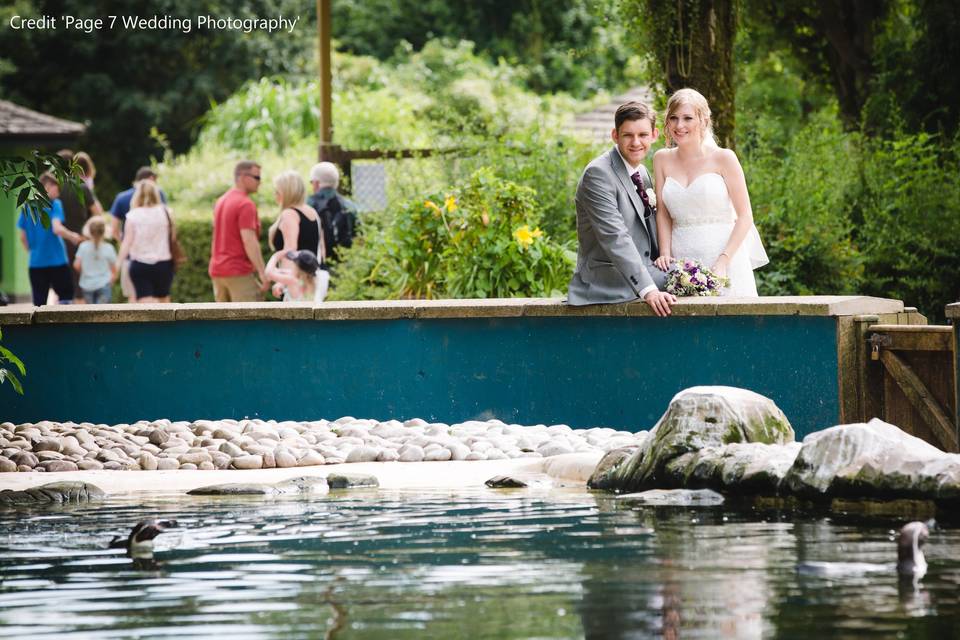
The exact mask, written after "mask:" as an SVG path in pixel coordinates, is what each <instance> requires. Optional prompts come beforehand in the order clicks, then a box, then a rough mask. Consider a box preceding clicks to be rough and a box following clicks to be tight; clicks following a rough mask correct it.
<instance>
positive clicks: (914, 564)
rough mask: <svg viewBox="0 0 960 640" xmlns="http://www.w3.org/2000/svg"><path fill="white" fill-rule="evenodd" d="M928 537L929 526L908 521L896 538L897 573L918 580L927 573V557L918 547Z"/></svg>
mask: <svg viewBox="0 0 960 640" xmlns="http://www.w3.org/2000/svg"><path fill="white" fill-rule="evenodd" d="M929 537H930V528H929V527H928V526H927V525H926V523H924V522H908V523H907V524H905V525H903V528H902V529H900V537H899V538H897V573H899V574H900V576H901V577H904V578H909V579H911V580H919V579H920V578H922V577H923V576H924V575H925V574H926V573H927V559H926V558H924V557H923V550H921V549H920V547H922V546H923V544H924V543H925V542H926V541H927V538H929Z"/></svg>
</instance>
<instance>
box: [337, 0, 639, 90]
mask: <svg viewBox="0 0 960 640" xmlns="http://www.w3.org/2000/svg"><path fill="white" fill-rule="evenodd" d="M616 3H617V0H552V1H550V2H547V1H546V0H517V1H515V2H509V3H504V2H502V1H501V0H338V1H337V2H335V3H333V7H332V8H333V24H334V36H335V37H336V38H337V39H338V41H339V43H340V47H341V49H342V50H343V51H348V52H351V53H354V54H361V55H370V56H374V57H376V58H379V59H381V60H386V59H388V58H390V57H391V56H392V55H395V54H396V52H397V51H398V50H399V52H400V54H399V55H400V56H401V57H404V58H405V57H406V56H407V54H408V53H409V52H410V51H414V50H420V49H422V48H424V47H425V45H426V44H427V43H428V41H430V40H431V39H449V40H451V41H458V40H468V41H470V42H474V43H476V46H477V50H478V51H481V52H482V53H483V55H484V57H486V58H487V59H488V60H493V61H496V60H500V59H503V60H505V61H507V62H509V63H510V64H511V65H512V66H513V67H515V68H516V70H517V72H518V74H519V77H520V79H521V80H522V82H523V83H524V84H525V85H526V86H527V87H528V88H530V89H533V90H534V91H537V92H541V93H544V92H556V91H565V92H570V93H572V94H574V95H578V96H587V95H590V94H592V93H595V92H596V91H598V90H600V89H604V88H614V87H618V86H622V85H623V83H624V80H625V77H626V75H627V74H628V73H629V72H630V71H631V64H630V57H631V53H630V48H629V46H627V42H626V34H625V33H624V32H623V29H622V28H621V25H620V22H619V20H617V19H616V11H615V6H616ZM404 43H405V44H406V46H404Z"/></svg>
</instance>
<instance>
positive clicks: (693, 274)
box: [666, 258, 730, 298]
mask: <svg viewBox="0 0 960 640" xmlns="http://www.w3.org/2000/svg"><path fill="white" fill-rule="evenodd" d="M729 284H730V280H729V279H728V278H721V277H719V276H718V275H717V274H715V273H714V272H712V271H710V270H709V269H707V268H706V267H704V266H703V263H701V262H700V261H699V260H692V259H690V258H686V259H684V260H675V261H674V263H673V265H671V267H670V271H669V272H667V286H666V291H667V293H672V294H673V295H675V296H677V297H678V298H685V297H690V296H718V295H720V290H721V289H723V288H724V287H726V286H729Z"/></svg>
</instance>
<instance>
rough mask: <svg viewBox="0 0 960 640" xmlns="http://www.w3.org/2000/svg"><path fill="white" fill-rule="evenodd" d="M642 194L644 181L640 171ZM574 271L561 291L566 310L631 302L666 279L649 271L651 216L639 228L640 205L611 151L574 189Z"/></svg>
mask: <svg viewBox="0 0 960 640" xmlns="http://www.w3.org/2000/svg"><path fill="white" fill-rule="evenodd" d="M640 175H641V176H642V178H643V184H644V188H647V187H649V186H650V184H651V182H650V176H649V174H648V173H647V171H646V169H644V168H643V167H641V168H640ZM576 202H577V240H578V242H579V247H578V249H577V267H576V270H575V271H574V272H573V278H572V279H571V280H570V285H569V287H568V288H567V303H568V304H571V305H585V304H598V303H602V302H627V301H629V300H635V299H636V298H637V297H638V296H639V295H640V292H641V291H642V290H643V289H645V288H647V287H648V286H650V285H656V287H657V288H658V289H662V288H663V285H664V282H665V280H666V274H664V273H663V272H662V271H660V270H659V269H657V268H656V267H655V266H653V260H654V258H655V257H656V255H657V251H656V247H657V227H656V224H657V223H656V216H653V215H651V216H650V218H649V229H648V228H647V224H644V218H643V214H644V206H643V201H641V200H640V196H639V195H638V194H637V189H636V187H635V186H634V184H633V182H632V181H631V180H630V176H629V175H627V168H626V167H625V166H624V163H623V159H622V158H621V157H620V152H619V151H617V148H616V147H613V148H612V149H611V150H610V151H609V152H607V153H605V154H603V155H602V156H600V157H598V158H595V159H594V160H593V162H591V163H590V164H589V165H587V168H586V169H585V170H584V171H583V175H582V176H581V177H580V183H579V184H578V185H577V200H576Z"/></svg>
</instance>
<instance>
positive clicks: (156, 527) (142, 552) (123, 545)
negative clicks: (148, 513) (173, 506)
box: [110, 518, 178, 557]
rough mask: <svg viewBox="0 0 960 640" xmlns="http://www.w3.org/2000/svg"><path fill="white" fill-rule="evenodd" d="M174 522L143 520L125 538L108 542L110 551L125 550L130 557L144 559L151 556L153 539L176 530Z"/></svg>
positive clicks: (117, 538) (117, 537)
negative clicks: (168, 530) (165, 532)
mask: <svg viewBox="0 0 960 640" xmlns="http://www.w3.org/2000/svg"><path fill="white" fill-rule="evenodd" d="M177 526H178V525H177V521H176V520H155V519H153V518H144V519H143V520H141V521H140V522H138V523H137V524H136V525H134V527H133V529H132V530H131V531H130V535H129V536H127V537H126V538H123V537H121V536H116V537H115V538H114V539H113V540H111V541H110V548H111V549H126V550H127V555H129V556H131V557H145V556H150V555H152V554H153V539H154V538H156V537H157V536H158V535H160V534H161V533H163V532H164V531H166V530H167V529H174V528H176V527H177Z"/></svg>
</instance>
